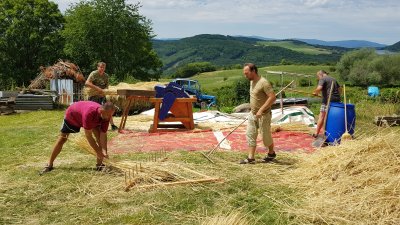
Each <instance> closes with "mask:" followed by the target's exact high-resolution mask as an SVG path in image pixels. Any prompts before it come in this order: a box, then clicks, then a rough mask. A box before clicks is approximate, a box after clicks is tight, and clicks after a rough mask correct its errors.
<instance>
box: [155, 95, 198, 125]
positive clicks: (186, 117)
mask: <svg viewBox="0 0 400 225" xmlns="http://www.w3.org/2000/svg"><path fill="white" fill-rule="evenodd" d="M149 100H150V102H152V103H154V120H153V125H152V127H151V128H150V132H152V133H155V132H159V131H177V130H178V131H179V130H193V129H194V121H193V106H192V105H193V103H194V102H197V99H196V98H177V99H176V100H175V101H174V104H173V105H172V107H171V109H170V110H169V111H170V112H171V113H170V114H168V116H167V118H165V119H164V120H160V119H159V114H160V107H161V104H162V101H163V98H150V99H149ZM164 122H180V123H181V124H165V123H164ZM171 128H175V129H171Z"/></svg>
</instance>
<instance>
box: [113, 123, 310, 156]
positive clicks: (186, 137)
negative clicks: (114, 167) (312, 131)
mask: <svg viewBox="0 0 400 225" xmlns="http://www.w3.org/2000/svg"><path fill="white" fill-rule="evenodd" d="M230 131H231V130H222V133H223V135H224V136H226V135H228V134H229V132H230ZM245 132H246V126H245V125H244V126H241V127H239V128H238V129H237V130H235V131H234V132H233V133H232V134H231V135H230V136H229V137H228V138H227V140H228V141H229V143H230V146H231V150H226V149H221V150H220V151H241V152H246V151H247V142H246V136H245ZM272 137H273V139H274V144H275V150H276V151H277V152H279V151H288V152H290V151H304V152H313V151H314V148H313V147H312V146H311V144H312V142H313V140H314V139H313V137H311V136H310V135H309V134H305V133H300V132H293V131H280V132H276V133H272ZM257 143H258V144H257V151H258V152H265V151H266V148H265V147H264V146H263V144H262V140H261V139H260V137H259V138H258V140H257ZM217 144H218V141H217V139H216V137H215V136H214V134H213V132H212V131H210V130H206V131H175V132H162V133H146V132H140V131H126V130H125V131H122V133H120V134H118V135H117V136H116V137H114V138H113V139H112V140H111V141H110V142H109V148H108V149H109V152H111V153H114V154H118V153H129V152H140V151H144V152H147V151H159V150H165V151H174V150H187V151H198V150H201V151H208V150H210V149H213V148H214V147H215V146H216V145H217Z"/></svg>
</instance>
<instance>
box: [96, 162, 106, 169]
mask: <svg viewBox="0 0 400 225" xmlns="http://www.w3.org/2000/svg"><path fill="white" fill-rule="evenodd" d="M104 168H106V165H104V164H103V163H102V164H100V165H98V164H96V171H102V170H103V169H104Z"/></svg>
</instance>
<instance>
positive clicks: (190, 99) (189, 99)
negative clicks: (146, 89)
mask: <svg viewBox="0 0 400 225" xmlns="http://www.w3.org/2000/svg"><path fill="white" fill-rule="evenodd" d="M149 100H150V102H154V103H156V102H160V103H162V101H163V98H150V99H149ZM175 102H197V98H177V99H175Z"/></svg>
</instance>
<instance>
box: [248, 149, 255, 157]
mask: <svg viewBox="0 0 400 225" xmlns="http://www.w3.org/2000/svg"><path fill="white" fill-rule="evenodd" d="M248 151H249V156H248V158H249V159H254V157H255V156H254V155H255V152H256V147H249V148H248Z"/></svg>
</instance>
